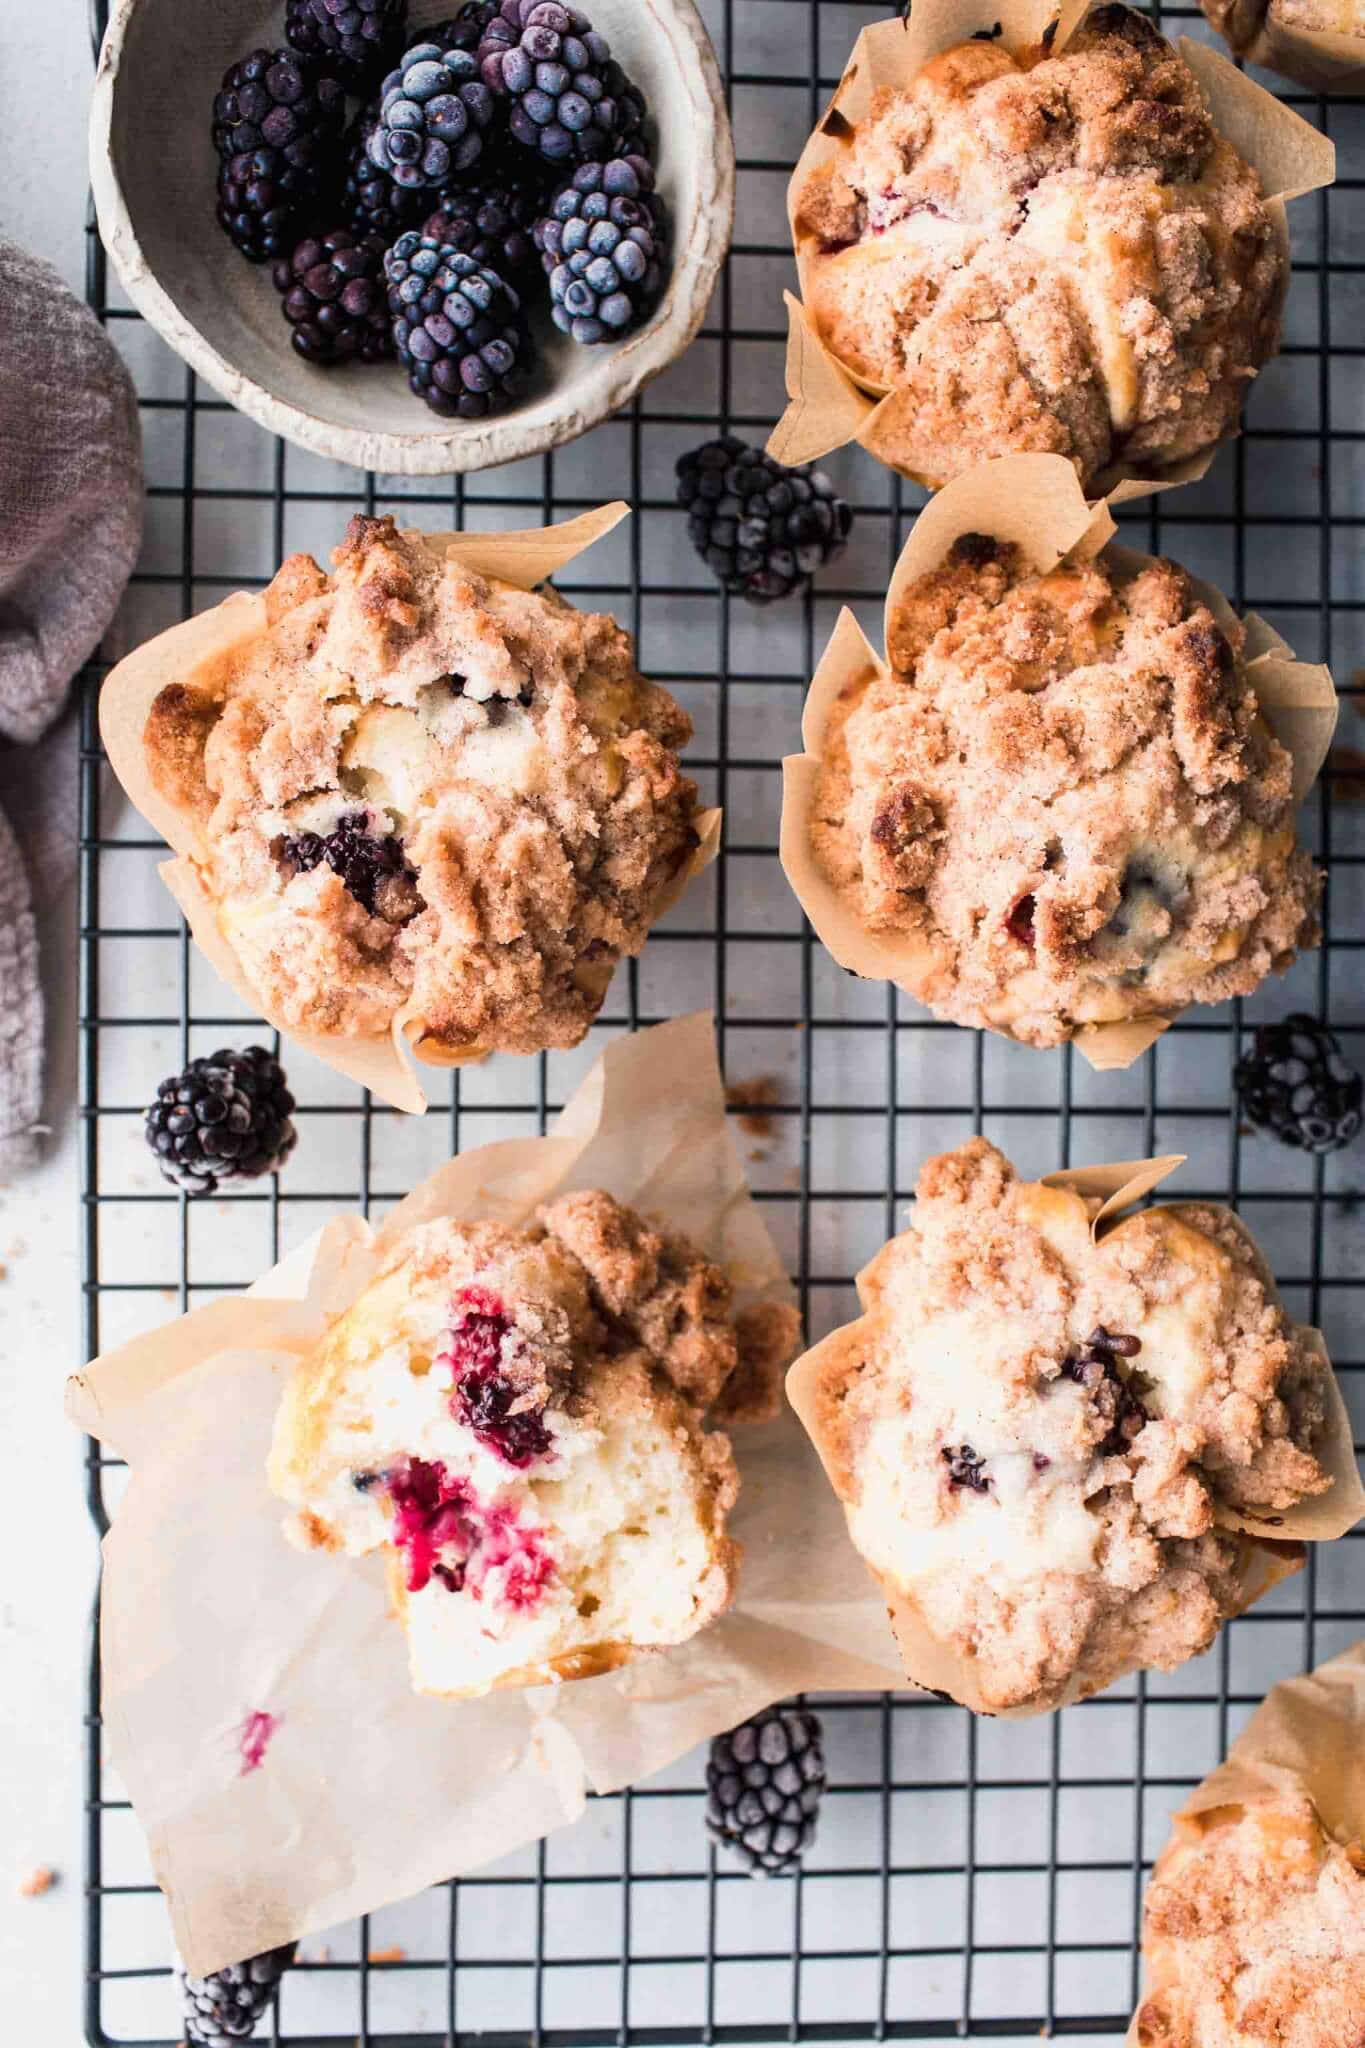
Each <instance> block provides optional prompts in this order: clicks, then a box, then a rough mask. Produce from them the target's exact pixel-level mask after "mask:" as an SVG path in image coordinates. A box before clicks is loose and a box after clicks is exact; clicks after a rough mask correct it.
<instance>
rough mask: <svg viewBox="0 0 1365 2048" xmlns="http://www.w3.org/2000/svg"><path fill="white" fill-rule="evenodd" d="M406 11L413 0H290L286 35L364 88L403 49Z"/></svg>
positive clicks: (345, 80)
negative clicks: (409, 0) (409, 1)
mask: <svg viewBox="0 0 1365 2048" xmlns="http://www.w3.org/2000/svg"><path fill="white" fill-rule="evenodd" d="M407 13H408V0H287V4H286V6H285V13H284V34H285V40H286V41H287V42H290V43H292V44H293V46H294V48H295V49H296V50H302V51H303V53H304V54H305V56H309V57H321V58H322V59H323V60H324V61H325V62H326V64H327V65H328V67H329V69H330V70H331V71H332V72H333V74H334V75H335V76H336V77H337V78H339V79H341V80H342V82H343V84H345V85H349V86H350V87H351V88H352V90H353V91H356V92H363V91H364V90H365V89H366V87H367V86H370V85H372V84H374V83H375V81H376V80H378V79H379V78H382V77H383V75H384V73H385V72H386V71H387V70H388V68H389V66H390V65H391V64H392V63H393V60H394V58H395V57H396V56H397V55H398V53H399V51H400V50H401V49H402V47H403V37H404V33H405V31H406V27H407Z"/></svg>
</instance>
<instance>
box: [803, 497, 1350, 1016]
mask: <svg viewBox="0 0 1365 2048" xmlns="http://www.w3.org/2000/svg"><path fill="white" fill-rule="evenodd" d="M887 651H888V663H889V666H888V668H887V670H884V671H877V672H875V673H872V674H871V675H869V676H866V677H864V678H863V679H861V680H860V681H858V682H856V683H855V684H853V685H852V686H851V687H850V688H848V689H847V690H845V691H844V693H843V694H842V695H841V696H840V698H839V699H838V700H837V701H836V703H835V705H834V707H833V709H832V712H831V715H830V720H829V726H828V730H827V732H826V735H825V739H824V742H823V761H822V765H821V770H820V775H819V779H818V782H817V785H816V790H815V797H814V803H813V807H812V824H811V838H812V847H813V851H814V854H815V857H816V859H817V861H818V862H819V864H820V866H821V867H822V868H823V869H824V871H825V873H826V874H827V875H828V877H829V878H830V880H831V881H832V882H833V883H834V885H835V886H836V888H837V889H838V890H839V892H840V894H841V895H842V897H843V899H844V901H845V902H846V904H847V905H848V907H849V908H850V909H851V910H852V911H853V913H854V915H855V916H856V917H857V918H858V920H859V921H860V922H861V923H862V924H863V925H864V927H865V928H866V929H867V930H869V931H873V932H883V933H888V934H896V935H901V936H904V937H905V938H907V939H909V940H912V941H914V942H915V944H914V945H913V947H912V948H910V949H909V950H911V951H912V952H913V953H914V963H913V965H911V966H910V967H909V968H908V969H907V971H906V973H905V974H904V975H902V974H901V973H899V972H898V974H897V979H898V980H900V981H901V982H902V985H903V986H905V987H907V988H908V989H909V990H910V992H911V993H912V994H914V995H916V996H917V997H918V998H919V999H920V1001H922V1002H924V1003H926V1004H928V1006H929V1007H930V1009H932V1010H933V1011H934V1012H935V1013H936V1014H937V1015H939V1016H943V1017H947V1018H950V1019H952V1020H953V1021H954V1022H956V1023H959V1024H970V1025H984V1026H987V1027H989V1028H990V1029H992V1030H996V1031H1002V1032H1005V1033H1006V1034H1008V1035H1009V1036H1012V1037H1014V1038H1018V1039H1021V1040H1023V1041H1024V1042H1026V1043H1028V1044H1031V1045H1042V1046H1047V1045H1055V1044H1057V1043H1059V1042H1060V1041H1061V1040H1064V1039H1066V1038H1068V1037H1070V1036H1071V1035H1072V1034H1073V1033H1074V1032H1075V1031H1076V1030H1077V1029H1079V1028H1080V1027H1081V1026H1083V1025H1087V1024H1097V1023H1104V1022H1113V1021H1117V1020H1125V1019H1137V1018H1146V1017H1169V1016H1171V1015H1173V1014H1174V1013H1175V1012H1176V1011H1178V1010H1179V1009H1181V1008H1182V1007H1183V1006H1184V1005H1185V1004H1187V1003H1191V1002H1220V1001H1222V1000H1223V999H1224V998H1225V997H1228V996H1233V995H1242V994H1246V993H1247V992H1248V991H1250V990H1251V989H1253V988H1255V987H1256V985H1257V984H1258V982H1260V981H1261V980H1262V978H1263V977H1264V976H1265V975H1266V974H1268V973H1269V972H1270V971H1271V970H1272V969H1279V968H1283V967H1285V966H1286V965H1287V964H1288V962H1289V960H1290V959H1291V958H1292V956H1293V953H1294V950H1295V948H1297V947H1302V946H1306V945H1309V944H1312V943H1313V942H1314V940H1315V938H1316V922H1315V907H1316V904H1317V900H1318V893H1319V879H1318V877H1317V875H1316V874H1315V871H1314V869H1313V866H1312V863H1311V861H1310V860H1309V857H1308V855H1307V854H1306V853H1305V852H1304V851H1303V849H1302V848H1301V847H1300V846H1299V845H1298V844H1297V842H1296V840H1295V836H1294V825H1293V817H1292V803H1291V779H1292V762H1291V759H1290V756H1289V754H1288V753H1287V751H1286V750H1285V748H1284V747H1282V746H1281V745H1280V744H1279V742H1278V741H1277V740H1276V739H1275V738H1274V736H1273V735H1272V733H1271V732H1270V729H1269V727H1268V726H1267V725H1266V723H1265V720H1264V719H1263V717H1262V716H1261V713H1260V711H1259V710H1258V708H1257V703H1256V697H1255V692H1254V690H1253V689H1252V687H1251V685H1250V683H1249V682H1248V680H1247V675H1246V670H1245V667H1244V664H1243V661H1242V653H1241V635H1240V632H1239V631H1234V632H1233V633H1232V637H1231V639H1230V638H1229V637H1228V635H1227V634H1225V632H1224V630H1223V628H1222V627H1221V626H1220V624H1219V623H1218V621H1217V620H1216V619H1215V618H1214V616H1213V614H1212V612H1211V611H1210V610H1209V608H1208V606H1207V605H1205V604H1204V603H1202V602H1201V600H1200V599H1199V597H1198V596H1197V595H1196V593H1195V592H1194V590H1193V589H1192V587H1191V584H1190V581H1189V579H1188V577H1187V576H1186V575H1185V574H1184V573H1183V571H1182V570H1180V569H1178V568H1176V567H1175V566H1174V565H1173V564H1172V563H1169V562H1154V563H1148V564H1147V565H1146V566H1143V567H1141V568H1140V569H1138V570H1136V571H1133V570H1132V569H1131V568H1125V567H1124V566H1123V565H1122V564H1121V563H1120V562H1119V561H1118V560H1117V559H1113V560H1111V559H1110V558H1109V557H1107V556H1104V555H1101V556H1099V557H1098V558H1097V559H1096V560H1094V561H1090V562H1083V563H1077V564H1065V563H1064V564H1063V565H1061V566H1060V567H1058V568H1056V569H1054V570H1052V571H1051V572H1049V573H1048V574H1046V575H1039V574H1037V573H1036V572H1035V571H1033V570H1032V569H1030V568H1029V566H1028V565H1027V563H1026V562H1025V561H1024V559H1023V557H1022V556H1021V554H1020V552H1019V551H1018V550H1017V549H1016V548H1014V547H1013V546H1010V545H1004V544H1000V543H997V542H996V541H994V540H991V539H989V538H988V537H985V536H982V535H977V534H968V535H965V536H963V537H962V538H960V539H959V540H958V541H957V542H956V543H955V544H954V546H953V548H952V549H951V551H950V553H949V556H948V559H947V560H946V562H945V563H944V564H943V566H942V567H941V568H939V569H936V570H934V571H932V572H931V573H930V574H928V575H926V576H924V577H922V578H921V579H920V580H919V581H918V582H916V583H914V584H912V585H911V586H910V587H909V588H908V589H907V591H906V593H905V596H904V598H903V601H902V602H901V604H900V606H899V608H898V610H897V611H896V613H895V615H894V616H893V617H892V619H891V622H890V627H889V633H888V650H887Z"/></svg>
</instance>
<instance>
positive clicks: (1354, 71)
mask: <svg viewBox="0 0 1365 2048" xmlns="http://www.w3.org/2000/svg"><path fill="white" fill-rule="evenodd" d="M1199 4H1200V6H1201V7H1202V8H1203V10H1204V13H1205V14H1206V15H1207V17H1208V19H1209V20H1210V21H1211V22H1212V24H1213V26H1214V27H1215V28H1216V29H1217V30H1218V33H1219V35H1221V36H1222V37H1223V39H1224V41H1225V42H1226V43H1227V44H1228V45H1229V47H1230V48H1231V49H1232V50H1233V51H1234V53H1235V54H1236V55H1237V56H1239V57H1249V58H1250V59H1251V60H1252V61H1253V62H1254V63H1257V64H1268V65H1270V66H1271V68H1272V69H1274V70H1276V71H1283V73H1284V74H1285V76H1286V77H1287V78H1295V77H1297V78H1300V79H1301V80H1302V82H1303V83H1304V84H1308V85H1312V86H1314V87H1316V88H1318V89H1329V90H1330V88H1331V85H1332V84H1333V82H1334V80H1335V81H1338V82H1341V83H1343V84H1348V88H1349V89H1351V90H1354V91H1359V90H1360V86H1361V81H1362V78H1365V4H1363V0H1199ZM1322 36H1333V37H1338V38H1341V39H1342V41H1341V42H1340V43H1339V44H1334V45H1332V46H1330V47H1329V48H1324V47H1323V46H1322V44H1321V43H1307V44H1305V42H1304V41H1303V38H1304V37H1322ZM1352 44H1354V45H1355V48H1354V50H1352V48H1351V45H1352Z"/></svg>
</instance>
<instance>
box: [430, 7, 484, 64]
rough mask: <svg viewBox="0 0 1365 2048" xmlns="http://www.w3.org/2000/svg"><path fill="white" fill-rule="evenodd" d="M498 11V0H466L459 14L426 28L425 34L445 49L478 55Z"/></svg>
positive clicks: (432, 41)
mask: <svg viewBox="0 0 1365 2048" xmlns="http://www.w3.org/2000/svg"><path fill="white" fill-rule="evenodd" d="M497 11H498V0H465V4H464V6H463V7H462V8H461V9H460V10H459V12H458V14H452V15H451V17H450V19H449V20H448V21H441V22H438V23H437V24H436V25H435V27H434V28H429V29H424V30H423V34H424V35H425V37H426V39H427V41H428V42H429V43H439V44H440V46H441V48H442V49H443V50H468V52H469V54H470V56H471V57H477V56H478V54H479V45H480V43H482V41H483V39H484V37H485V36H486V35H487V33H488V28H489V24H490V22H491V21H492V19H493V16H494V15H495V14H496V13H497Z"/></svg>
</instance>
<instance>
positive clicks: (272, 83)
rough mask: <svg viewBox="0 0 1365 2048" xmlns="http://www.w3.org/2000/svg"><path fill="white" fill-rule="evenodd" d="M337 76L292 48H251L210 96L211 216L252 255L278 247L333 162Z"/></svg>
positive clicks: (311, 203) (339, 94)
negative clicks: (214, 199) (216, 159)
mask: <svg viewBox="0 0 1365 2048" xmlns="http://www.w3.org/2000/svg"><path fill="white" fill-rule="evenodd" d="M345 113H346V95H345V92H344V90H343V88H342V86H341V84H340V81H339V80H338V79H336V78H334V77H332V76H331V74H330V73H328V72H326V71H323V70H321V69H320V68H319V67H318V66H317V65H314V64H311V63H309V61H308V60H307V59H306V58H304V57H300V56H298V55H297V54H296V53H295V52H294V51H293V50H273V51H272V50H253V51H252V53H251V55H250V56H249V57H244V58H243V59H242V61H241V63H240V64H233V65H232V66H231V67H230V68H229V69H228V70H227V71H226V72H225V73H224V74H223V83H222V85H221V87H220V88H219V91H218V93H217V96H216V97H215V99H214V102H213V142H214V147H215V148H216V149H217V151H218V154H219V156H220V158H221V159H222V161H221V163H220V165H219V168H218V222H219V225H220V226H221V228H222V229H223V231H224V233H225V234H227V235H228V236H229V237H230V238H231V240H232V241H233V242H235V244H236V245H237V247H238V248H239V249H240V250H241V252H242V254H243V255H244V256H246V257H248V258H249V259H250V260H251V261H252V262H253V263H264V262H266V261H267V260H269V259H270V258H271V257H274V256H279V255H282V254H283V253H284V251H285V249H286V248H287V246H288V244H289V242H290V240H291V239H292V238H293V236H294V234H295V233H296V232H297V230H298V228H299V226H300V225H301V224H302V223H303V221H304V217H305V215H306V214H308V213H309V212H311V211H312V209H313V208H314V207H315V206H316V204H317V201H318V199H319V197H320V194H321V191H322V188H323V186H324V184H325V183H326V181H327V179H328V177H329V176H330V174H331V172H332V171H333V169H334V168H335V164H336V158H337V154H338V151H339V149H340V145H341V133H342V125H343V122H344V119H345Z"/></svg>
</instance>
